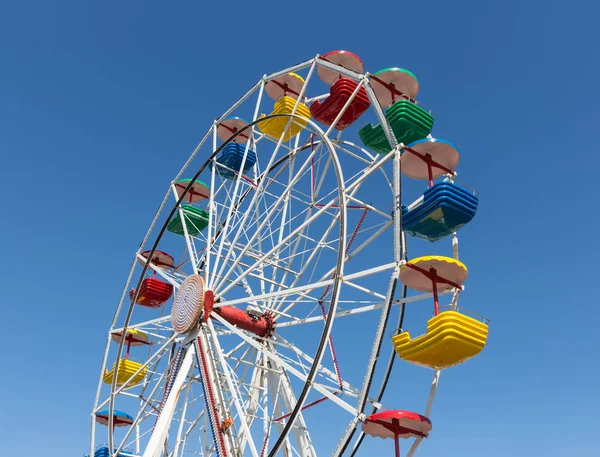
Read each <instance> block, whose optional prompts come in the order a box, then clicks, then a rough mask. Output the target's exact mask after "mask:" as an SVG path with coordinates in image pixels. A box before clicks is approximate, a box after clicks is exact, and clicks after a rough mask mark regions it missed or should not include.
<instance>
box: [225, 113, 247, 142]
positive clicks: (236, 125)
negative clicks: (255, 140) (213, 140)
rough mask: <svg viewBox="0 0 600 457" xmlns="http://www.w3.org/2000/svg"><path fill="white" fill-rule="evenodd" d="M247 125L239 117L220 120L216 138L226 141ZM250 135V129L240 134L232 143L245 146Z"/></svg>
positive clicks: (244, 120) (245, 121)
mask: <svg viewBox="0 0 600 457" xmlns="http://www.w3.org/2000/svg"><path fill="white" fill-rule="evenodd" d="M248 124H249V122H248V121H247V120H246V119H244V118H241V117H237V116H231V117H228V118H226V119H224V120H222V121H221V122H220V123H219V124H218V125H217V136H218V137H219V138H220V139H221V141H227V140H228V139H229V137H230V136H231V135H233V134H234V133H236V132H238V131H239V130H241V129H243V128H244V127H246V126H247V125H248ZM251 134H252V129H249V130H247V131H246V132H244V133H240V134H239V135H238V136H236V137H235V138H234V139H233V140H232V141H234V142H235V143H240V144H246V143H247V142H248V139H249V135H251Z"/></svg>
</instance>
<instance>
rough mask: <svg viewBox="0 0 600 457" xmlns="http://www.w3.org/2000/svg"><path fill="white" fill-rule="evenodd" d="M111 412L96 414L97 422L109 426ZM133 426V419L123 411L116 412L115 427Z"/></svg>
mask: <svg viewBox="0 0 600 457" xmlns="http://www.w3.org/2000/svg"><path fill="white" fill-rule="evenodd" d="M108 416H109V411H108V409H105V410H103V411H98V412H97V413H96V422H98V423H100V424H102V425H107V426H108ZM131 424H133V417H131V416H130V415H129V414H127V413H124V412H123V411H117V410H114V412H113V427H127V426H129V425H131Z"/></svg>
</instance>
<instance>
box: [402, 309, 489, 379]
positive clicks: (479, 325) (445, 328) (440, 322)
mask: <svg viewBox="0 0 600 457" xmlns="http://www.w3.org/2000/svg"><path fill="white" fill-rule="evenodd" d="M487 336H488V326H487V324H484V323H483V322H479V321H477V320H475V319H473V318H472V317H469V316H465V315H464V314H460V313H458V312H456V311H444V312H442V313H440V314H438V315H437V316H435V317H433V318H431V319H429V321H428V322H427V333H425V334H424V335H421V336H418V337H417V338H414V339H411V337H410V333H409V332H402V333H400V334H398V335H396V336H394V337H393V338H392V342H393V344H394V348H395V349H396V353H397V354H398V356H399V357H400V358H401V359H403V360H406V361H407V362H410V363H413V364H415V365H421V366H424V367H428V368H433V369H436V370H442V369H444V368H450V367H453V366H455V365H458V364H460V363H463V362H464V361H466V360H468V359H470V358H472V357H474V356H476V355H477V354H479V353H480V352H481V351H482V350H483V348H484V346H485V344H486V342H487Z"/></svg>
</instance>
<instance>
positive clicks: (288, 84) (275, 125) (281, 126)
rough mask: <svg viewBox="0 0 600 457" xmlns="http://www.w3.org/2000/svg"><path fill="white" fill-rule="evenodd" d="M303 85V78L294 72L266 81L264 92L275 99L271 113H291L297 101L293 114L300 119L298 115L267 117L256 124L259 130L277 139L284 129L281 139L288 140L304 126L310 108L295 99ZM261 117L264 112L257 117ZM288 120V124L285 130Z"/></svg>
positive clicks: (307, 119) (308, 116)
mask: <svg viewBox="0 0 600 457" xmlns="http://www.w3.org/2000/svg"><path fill="white" fill-rule="evenodd" d="M303 86H304V78H302V77H301V76H300V75H297V74H296V73H288V74H285V75H281V76H279V77H277V78H274V79H272V80H271V81H268V82H267V84H266V85H265V92H266V93H267V95H268V96H269V97H271V98H272V99H273V100H275V106H274V107H273V112H272V113H271V114H292V112H294V107H295V106H296V103H298V106H297V108H296V111H295V112H294V115H295V116H300V117H301V118H302V119H300V118H298V117H293V118H290V117H289V116H281V117H275V118H272V119H267V120H265V121H262V122H258V124H257V125H258V129H259V130H260V131H261V132H263V133H264V134H265V135H267V136H269V137H271V138H273V139H275V140H279V138H280V137H281V134H282V133H283V132H284V130H285V135H284V136H283V141H289V140H290V139H292V138H294V137H295V136H296V135H298V134H299V133H300V132H301V131H302V129H304V127H306V124H308V121H309V120H310V108H308V106H306V105H305V104H304V103H302V102H299V101H297V99H298V98H299V97H300V93H301V92H302V87H303ZM263 117H265V115H264V114H263V115H262V116H261V117H260V118H259V119H261V118H263ZM290 120H291V121H292V122H290ZM288 122H289V123H290V125H289V127H288V128H287V130H286V127H287V126H288Z"/></svg>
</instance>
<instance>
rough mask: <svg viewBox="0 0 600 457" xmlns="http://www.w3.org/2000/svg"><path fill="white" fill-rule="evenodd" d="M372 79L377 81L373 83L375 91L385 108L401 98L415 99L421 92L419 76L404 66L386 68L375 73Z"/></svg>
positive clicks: (382, 106)
mask: <svg viewBox="0 0 600 457" xmlns="http://www.w3.org/2000/svg"><path fill="white" fill-rule="evenodd" d="M371 81H375V84H372V87H373V92H375V97H377V101H379V104H380V105H381V108H383V109H386V108H387V107H389V106H391V105H393V104H394V103H396V102H397V101H398V100H401V99H406V98H408V99H409V100H411V101H414V99H415V98H416V97H417V94H418V93H419V81H418V80H417V77H416V76H415V75H414V74H413V73H412V72H411V71H409V70H405V69H404V68H398V67H393V68H384V69H383V70H379V71H377V72H375V73H373V74H372V75H371Z"/></svg>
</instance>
